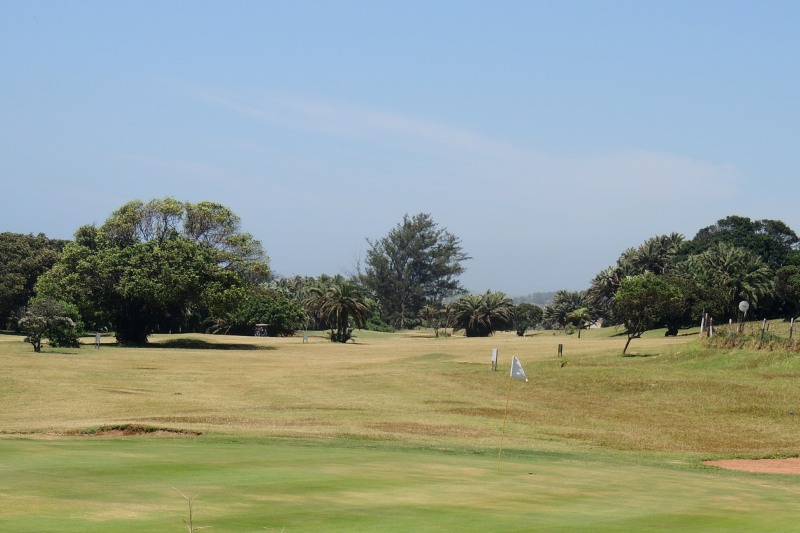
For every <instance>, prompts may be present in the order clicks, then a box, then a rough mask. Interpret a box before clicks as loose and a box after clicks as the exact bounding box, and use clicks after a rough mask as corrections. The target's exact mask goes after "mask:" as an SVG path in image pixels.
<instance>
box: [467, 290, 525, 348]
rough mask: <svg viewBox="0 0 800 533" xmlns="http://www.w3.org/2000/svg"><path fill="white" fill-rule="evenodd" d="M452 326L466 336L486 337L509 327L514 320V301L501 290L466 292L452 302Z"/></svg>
mask: <svg viewBox="0 0 800 533" xmlns="http://www.w3.org/2000/svg"><path fill="white" fill-rule="evenodd" d="M452 310H453V311H452V313H453V315H452V316H453V324H452V325H453V328H454V329H463V330H464V332H465V333H466V335H467V337H488V336H489V335H491V334H492V333H494V332H495V331H498V330H501V329H505V328H507V327H509V326H510V325H511V324H512V322H513V320H514V303H513V302H512V300H511V298H509V297H508V296H506V295H505V293H503V292H499V291H498V292H491V291H486V294H483V295H477V294H467V295H466V296H462V297H461V298H459V299H458V300H456V301H455V302H453V304H452Z"/></svg>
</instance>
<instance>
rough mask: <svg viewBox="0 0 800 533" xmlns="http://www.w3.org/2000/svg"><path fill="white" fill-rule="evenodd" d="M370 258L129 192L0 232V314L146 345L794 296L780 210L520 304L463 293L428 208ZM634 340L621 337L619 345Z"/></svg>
mask: <svg viewBox="0 0 800 533" xmlns="http://www.w3.org/2000/svg"><path fill="white" fill-rule="evenodd" d="M366 240H367V243H368V245H369V248H368V250H367V252H366V257H365V260H364V268H363V269H362V268H360V267H359V268H358V271H357V272H356V273H353V274H351V275H349V276H347V277H345V276H342V275H334V276H330V275H326V274H322V275H320V276H317V277H310V276H293V277H279V276H275V275H274V274H273V273H272V272H271V269H270V262H269V257H268V255H267V254H266V252H265V251H264V250H263V247H262V245H261V243H260V242H259V241H258V240H257V239H255V238H254V237H253V236H252V235H250V234H249V233H246V232H243V231H242V230H241V220H240V218H239V217H238V216H237V215H236V214H235V213H233V211H231V210H230V209H229V208H227V207H225V206H223V205H220V204H217V203H214V202H199V203H189V202H180V201H178V200H175V199H173V198H164V199H154V200H150V201H149V202H142V201H139V200H136V201H132V202H129V203H127V204H125V205H123V206H122V207H120V208H119V209H117V210H116V211H114V212H113V213H111V215H110V216H109V217H108V218H107V220H106V221H105V222H104V223H103V224H102V225H100V226H95V225H88V226H82V227H81V228H78V230H77V231H76V232H75V235H74V239H73V240H71V241H62V240H54V239H48V238H47V237H45V236H44V235H37V236H33V235H21V234H13V233H2V234H0V324H4V325H6V327H7V328H8V329H12V330H17V331H24V332H25V333H26V334H27V335H28V338H29V340H30V341H31V342H32V343H33V344H34V348H35V349H37V350H38V349H40V344H37V343H36V342H37V340H38V342H39V343H40V339H41V338H43V337H46V338H48V339H49V340H50V342H51V344H56V345H70V344H72V345H74V344H76V343H77V335H78V334H80V333H82V332H83V331H108V332H114V334H115V336H116V339H117V341H118V342H120V343H122V344H143V343H146V342H147V338H148V336H149V335H150V334H152V333H154V332H210V333H223V334H224V333H228V334H253V331H254V328H255V325H256V324H267V325H268V326H267V330H268V332H269V334H270V335H292V334H294V333H295V332H296V331H298V330H300V329H303V328H308V329H323V330H328V331H329V336H330V338H331V340H334V341H340V342H346V341H347V340H349V339H350V338H351V337H352V331H353V328H354V327H355V328H368V329H373V330H379V331H391V330H394V329H396V328H400V329H402V328H409V327H416V326H427V327H431V328H433V329H434V331H435V333H436V335H439V334H440V330H442V329H444V333H445V334H447V329H448V328H452V329H456V330H463V331H464V332H465V334H466V335H467V336H486V335H491V334H492V333H494V332H495V331H500V330H515V331H516V332H517V333H518V334H519V335H524V334H525V332H526V331H527V330H528V329H531V328H536V327H544V328H554V329H564V330H566V331H567V332H572V331H577V332H578V335H580V331H581V330H582V329H584V328H586V327H589V326H591V325H595V324H600V323H602V324H603V325H621V326H624V327H625V328H626V330H627V331H628V334H629V340H630V339H631V338H635V337H636V336H637V335H641V332H642V331H644V330H645V329H650V328H654V327H666V328H667V330H668V333H669V334H675V333H677V331H678V329H679V328H682V327H685V326H688V325H691V324H695V323H696V322H697V321H698V317H699V316H700V314H701V313H702V312H703V311H705V312H710V313H712V314H714V315H715V316H718V317H720V318H723V317H726V316H735V313H736V306H737V305H738V302H739V301H741V300H747V301H748V302H750V304H751V305H752V308H753V310H754V311H755V312H756V313H758V314H759V316H764V317H775V316H794V314H795V313H796V312H797V311H798V301H800V252H798V250H797V248H798V242H800V241H799V240H798V237H797V236H796V235H795V233H794V232H793V231H792V230H791V229H790V228H789V227H788V226H786V225H785V224H783V223H782V222H780V221H774V220H757V221H752V220H750V219H748V218H745V217H737V216H732V217H728V218H725V219H722V220H720V221H718V222H717V223H716V224H714V225H712V226H709V227H707V228H703V229H701V230H700V231H699V232H698V233H697V235H696V236H695V237H694V238H693V239H691V240H687V239H685V238H684V237H683V236H682V235H679V234H675V233H673V234H668V235H660V236H656V237H653V238H650V239H648V240H646V241H645V242H644V243H642V244H641V245H639V246H638V247H634V248H629V249H628V250H625V251H624V252H623V253H622V254H621V255H620V258H619V259H618V260H617V262H616V264H614V265H611V266H609V267H607V268H605V269H603V270H602V271H601V272H599V273H598V274H597V275H596V276H595V277H594V279H593V280H592V281H591V283H590V286H589V287H588V288H587V289H586V290H583V291H568V290H560V291H557V292H556V293H555V294H554V295H553V298H552V301H551V302H550V303H549V304H548V305H546V306H541V305H534V304H531V303H518V304H516V305H515V304H514V303H513V301H512V300H511V298H510V297H508V296H507V295H506V294H504V293H502V292H493V291H487V292H485V293H482V294H468V293H467V291H466V290H465V289H464V287H463V286H462V285H461V283H460V280H459V276H460V275H461V274H462V273H463V272H464V271H465V262H467V261H468V260H469V259H470V257H469V255H468V254H467V253H466V252H465V251H464V249H463V247H462V244H461V240H460V239H459V238H458V237H457V236H455V235H453V234H452V233H450V232H449V231H448V230H447V229H446V228H443V227H441V226H439V224H437V223H436V222H435V221H434V220H433V218H432V217H431V216H430V215H429V214H426V213H420V214H416V215H413V216H410V215H405V216H404V217H403V219H402V221H400V222H399V223H398V224H397V225H396V226H395V227H393V228H392V229H390V230H389V231H388V233H386V234H385V235H384V236H383V237H380V238H370V237H367V238H366ZM626 348H627V346H626Z"/></svg>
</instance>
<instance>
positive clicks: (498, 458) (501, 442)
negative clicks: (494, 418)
mask: <svg viewBox="0 0 800 533" xmlns="http://www.w3.org/2000/svg"><path fill="white" fill-rule="evenodd" d="M506 379H507V382H508V386H507V387H506V408H505V411H504V412H503V432H502V433H501V434H500V452H499V453H498V454H497V471H498V472H499V471H500V459H501V458H502V457H503V440H504V439H505V437H506V421H507V420H508V399H509V398H510V397H511V376H510V375H509V376H508V378H506Z"/></svg>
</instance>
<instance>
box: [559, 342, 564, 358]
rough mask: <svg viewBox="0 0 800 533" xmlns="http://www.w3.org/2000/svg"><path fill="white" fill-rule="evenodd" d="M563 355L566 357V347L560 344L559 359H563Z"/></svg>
mask: <svg viewBox="0 0 800 533" xmlns="http://www.w3.org/2000/svg"><path fill="white" fill-rule="evenodd" d="M563 355H564V345H563V344H559V345H558V358H559V359H561V357H562V356H563Z"/></svg>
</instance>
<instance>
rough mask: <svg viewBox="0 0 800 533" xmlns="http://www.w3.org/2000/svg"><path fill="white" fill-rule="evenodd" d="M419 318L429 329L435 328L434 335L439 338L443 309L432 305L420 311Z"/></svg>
mask: <svg viewBox="0 0 800 533" xmlns="http://www.w3.org/2000/svg"><path fill="white" fill-rule="evenodd" d="M419 318H420V319H421V320H422V321H423V322H424V323H425V325H426V326H428V327H429V328H433V334H434V336H435V337H436V338H439V325H440V324H441V318H442V309H441V308H439V307H435V306H432V305H425V306H423V307H422V309H420V310H419Z"/></svg>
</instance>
